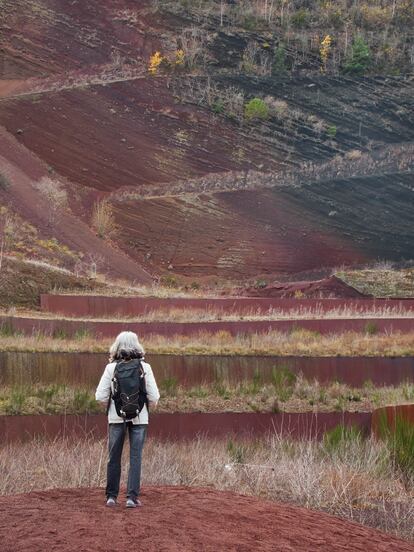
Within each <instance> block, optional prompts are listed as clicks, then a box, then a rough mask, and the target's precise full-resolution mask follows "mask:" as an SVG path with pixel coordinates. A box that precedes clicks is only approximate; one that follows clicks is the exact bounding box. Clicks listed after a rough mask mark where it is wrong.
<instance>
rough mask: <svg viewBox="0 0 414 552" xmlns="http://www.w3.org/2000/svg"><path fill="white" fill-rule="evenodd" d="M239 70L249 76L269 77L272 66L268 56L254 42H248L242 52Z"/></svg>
mask: <svg viewBox="0 0 414 552" xmlns="http://www.w3.org/2000/svg"><path fill="white" fill-rule="evenodd" d="M240 69H241V70H242V71H244V72H245V73H247V74H250V75H260V76H265V75H270V74H271V72H272V64H271V59H270V57H269V55H268V54H267V53H265V52H263V51H262V50H261V48H260V47H259V45H258V44H257V43H256V42H253V41H251V42H249V43H248V45H247V46H246V49H245V50H244V52H243V59H242V61H241V64H240Z"/></svg>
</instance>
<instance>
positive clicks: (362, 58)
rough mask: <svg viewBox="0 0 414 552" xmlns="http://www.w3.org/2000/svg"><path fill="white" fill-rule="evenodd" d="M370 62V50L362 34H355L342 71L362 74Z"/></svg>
mask: <svg viewBox="0 0 414 552" xmlns="http://www.w3.org/2000/svg"><path fill="white" fill-rule="evenodd" d="M370 64H371V51H370V49H369V46H368V44H367V43H366V42H365V41H364V39H363V38H362V36H357V37H356V38H355V40H354V42H353V44H352V50H351V54H350V56H349V57H348V59H347V61H346V63H345V66H344V73H349V74H351V75H363V74H364V73H365V72H366V71H367V69H368V68H369V66H370Z"/></svg>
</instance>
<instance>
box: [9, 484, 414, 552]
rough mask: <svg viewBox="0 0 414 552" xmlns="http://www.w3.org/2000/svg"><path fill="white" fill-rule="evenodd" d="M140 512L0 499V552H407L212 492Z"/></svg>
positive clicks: (178, 491) (96, 496) (167, 491)
mask: <svg viewBox="0 0 414 552" xmlns="http://www.w3.org/2000/svg"><path fill="white" fill-rule="evenodd" d="M141 498H142V502H143V504H144V506H143V508H140V509H137V510H127V509H126V508H124V506H123V500H122V502H121V505H120V506H118V507H117V508H116V509H109V508H106V507H105V506H104V504H103V493H102V490H100V489H92V490H91V489H85V490H79V489H73V490H53V491H47V492H33V493H30V494H27V495H17V496H12V497H1V498H0V539H1V543H2V544H1V550H2V552H15V551H16V550H18V551H19V552H26V551H30V552H44V551H45V550H48V551H51V552H52V551H60V552H73V550H78V551H79V552H109V551H111V552H118V551H119V552H121V551H124V550H129V549H133V550H139V549H142V550H146V551H147V552H178V551H179V552H190V551H197V552H198V551H203V552H209V551H212V552H213V551H214V552H216V551H226V552H232V551H234V552H236V551H237V552H250V551H251V550H256V551H268V552H275V551H278V552H296V551H300V552H313V551H318V552H341V551H352V552H360V551H361V552H393V551H395V552H397V551H398V552H409V551H410V552H413V551H414V545H413V544H411V543H408V542H404V541H401V540H399V539H396V538H393V537H391V536H389V535H386V534H384V533H381V532H380V531H376V530H374V529H369V528H367V527H363V526H362V525H358V524H355V523H350V522H347V521H344V520H341V519H339V518H335V517H333V516H329V515H326V514H321V513H319V512H314V511H310V510H306V509H304V508H296V507H292V506H288V505H285V504H277V503H272V502H268V501H263V500H259V499H256V498H252V497H246V496H239V495H235V494H232V493H227V492H218V491H214V490H210V489H194V488H193V489H189V488H185V487H166V488H165V487H147V488H145V489H144V490H143V493H142V497H141Z"/></svg>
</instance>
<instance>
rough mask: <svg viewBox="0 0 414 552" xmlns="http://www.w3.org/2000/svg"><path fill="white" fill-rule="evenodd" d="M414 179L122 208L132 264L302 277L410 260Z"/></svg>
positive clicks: (124, 205)
mask: <svg viewBox="0 0 414 552" xmlns="http://www.w3.org/2000/svg"><path fill="white" fill-rule="evenodd" d="M413 190H414V179H413V176H412V175H411V174H407V175H385V176H381V177H380V176H372V177H361V178H352V179H347V180H337V181H330V182H315V183H306V184H305V183H304V184H302V185H300V186H294V187H275V188H274V189H269V190H254V191H235V192H224V193H217V194H212V195H202V196H197V195H191V196H181V197H172V198H168V197H163V198H156V199H146V200H142V201H123V202H121V203H118V204H117V203H116V204H115V207H116V215H117V221H118V223H119V224H120V225H121V226H122V239H121V243H122V244H124V245H123V247H125V250H126V251H127V252H128V253H129V254H130V255H131V256H133V257H134V258H137V259H138V258H142V257H143V256H147V258H148V259H149V262H151V263H153V265H154V266H164V267H165V268H167V267H168V266H170V269H172V271H173V272H177V273H179V274H183V275H187V276H192V275H197V276H201V275H215V274H218V275H220V276H226V277H230V278H231V277H237V278H240V277H245V276H254V275H255V274H266V273H295V272H300V271H304V270H311V269H315V268H318V267H321V266H325V267H326V266H332V265H334V266H335V265H341V264H343V263H346V264H348V263H349V264H351V263H353V262H364V261H367V260H369V259H375V258H384V257H387V258H390V259H399V258H410V257H412V254H413V251H414V230H413V227H412V207H413V197H414V196H413Z"/></svg>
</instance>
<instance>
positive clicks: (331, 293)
mask: <svg viewBox="0 0 414 552" xmlns="http://www.w3.org/2000/svg"><path fill="white" fill-rule="evenodd" d="M298 293H300V294H301V297H308V298H316V299H319V298H321V297H327V298H334V297H335V298H337V297H338V298H348V297H367V295H364V294H363V293H360V292H359V291H358V290H356V289H355V288H353V287H352V286H349V285H348V284H346V283H345V282H343V281H342V280H340V279H339V278H337V277H336V276H331V277H330V278H325V279H323V280H317V281H316V282H292V283H286V284H280V283H278V282H275V283H273V284H270V285H268V286H266V287H264V288H262V289H258V288H250V289H248V290H246V295H248V296H250V297H282V298H289V297H295V296H296V294H298Z"/></svg>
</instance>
